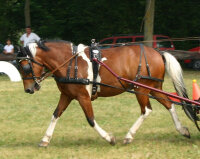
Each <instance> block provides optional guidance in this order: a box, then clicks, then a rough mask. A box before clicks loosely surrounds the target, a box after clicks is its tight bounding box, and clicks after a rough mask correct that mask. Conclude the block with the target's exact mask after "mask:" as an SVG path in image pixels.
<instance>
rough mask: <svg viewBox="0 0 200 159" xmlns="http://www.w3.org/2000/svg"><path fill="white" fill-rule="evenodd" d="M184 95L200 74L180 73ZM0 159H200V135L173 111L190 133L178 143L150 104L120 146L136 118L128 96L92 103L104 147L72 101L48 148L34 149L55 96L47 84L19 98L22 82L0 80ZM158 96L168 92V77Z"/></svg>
mask: <svg viewBox="0 0 200 159" xmlns="http://www.w3.org/2000/svg"><path fill="white" fill-rule="evenodd" d="M184 79H185V83H186V86H187V88H188V93H189V95H190V97H191V94H192V80H193V79H197V82H198V84H199V83H200V73H199V72H196V71H184ZM0 86H1V87H0V159H30V158H31V159H144V158H152V159H161V158H164V159H179V158H180V159H189V158H191V159H196V158H198V156H200V133H199V132H198V130H197V129H196V127H195V125H194V124H193V123H192V122H191V121H190V120H189V119H188V118H187V117H186V115H185V114H184V112H183V110H182V108H181V107H180V106H176V108H177V113H178V115H179V118H180V121H181V122H182V124H183V125H185V126H187V127H188V128H189V130H190V133H191V139H187V138H184V137H183V136H181V135H179V133H178V132H177V131H176V130H175V127H174V124H173V121H172V119H171V116H170V114H169V112H168V111H166V109H165V108H164V107H163V106H162V105H160V104H159V103H158V102H157V101H155V100H152V99H151V104H152V107H153V112H152V114H151V115H150V116H149V117H148V118H147V120H145V122H144V123H143V125H142V127H141V128H140V129H139V131H138V132H137V134H136V136H135V140H134V141H133V143H131V144H129V145H123V144H122V141H123V138H124V136H125V135H126V133H127V131H128V130H129V128H130V127H131V125H132V124H133V123H134V122H135V121H136V119H137V118H138V117H139V115H140V108H139V106H138V103H137V101H136V98H135V96H134V95H132V94H128V93H124V94H122V95H119V96H116V97H110V98H98V99H97V100H96V101H94V102H93V108H94V112H95V118H96V121H97V122H98V123H99V125H100V126H101V127H102V128H104V129H105V130H106V131H107V132H112V133H113V134H114V135H115V136H116V138H117V144H116V145H115V146H110V145H109V144H108V143H107V142H106V141H104V140H103V139H101V138H100V137H99V135H98V134H97V133H96V132H95V131H94V130H93V129H92V128H91V127H90V126H89V124H88V123H87V121H86V119H85V116H84V114H83V112H82V109H81V108H80V106H79V104H78V102H77V101H73V102H72V103H71V104H70V106H69V107H68V109H67V110H66V111H65V113H64V114H63V115H62V116H61V119H60V120H59V122H58V124H57V126H56V129H55V132H54V135H53V138H52V140H51V143H50V145H49V147H48V148H39V147H38V146H37V145H38V143H39V142H40V140H41V138H42V137H43V135H44V133H45V131H46V129H47V127H48V125H49V122H50V119H51V116H52V113H53V111H54V109H55V108H56V105H57V102H58V99H59V92H58V89H57V87H56V84H55V82H54V80H53V79H51V78H49V79H46V80H45V81H44V82H43V83H42V88H41V90H40V91H39V92H37V93H35V94H33V95H29V94H25V93H24V90H23V84H22V82H17V83H15V82H14V83H13V82H10V81H9V79H8V78H7V77H5V76H0ZM164 90H165V91H167V92H174V89H173V85H172V83H171V81H170V79H169V77H168V76H166V78H165V82H164Z"/></svg>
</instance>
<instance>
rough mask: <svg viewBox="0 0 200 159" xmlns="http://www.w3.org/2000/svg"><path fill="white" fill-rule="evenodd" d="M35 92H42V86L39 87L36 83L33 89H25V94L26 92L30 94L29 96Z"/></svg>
mask: <svg viewBox="0 0 200 159" xmlns="http://www.w3.org/2000/svg"><path fill="white" fill-rule="evenodd" d="M35 90H36V91H39V90H40V85H39V84H38V83H35V84H34V85H33V87H31V88H27V89H25V92H26V93H29V94H33V93H34V92H35Z"/></svg>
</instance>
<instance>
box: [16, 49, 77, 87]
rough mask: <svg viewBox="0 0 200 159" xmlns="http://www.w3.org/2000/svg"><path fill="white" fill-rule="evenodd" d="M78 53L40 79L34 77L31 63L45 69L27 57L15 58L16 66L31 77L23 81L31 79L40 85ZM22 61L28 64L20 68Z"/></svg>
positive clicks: (45, 73) (24, 78) (43, 74)
mask: <svg viewBox="0 0 200 159" xmlns="http://www.w3.org/2000/svg"><path fill="white" fill-rule="evenodd" d="M79 53H80V52H77V53H75V54H73V55H72V56H71V57H70V58H69V59H67V60H65V61H64V62H63V63H62V64H61V65H59V66H58V67H57V68H55V69H54V70H52V71H46V72H44V73H42V75H41V76H40V77H37V76H36V75H35V72H34V70H33V65H32V63H35V64H37V65H39V66H41V67H44V68H46V67H45V65H43V64H41V63H39V62H37V61H35V60H34V59H33V58H31V57H29V56H28V55H27V56H26V57H17V63H18V66H19V67H20V68H21V69H22V70H23V72H24V74H26V75H27V74H30V73H31V74H32V77H23V78H22V79H23V80H30V79H33V80H34V81H35V82H36V83H37V84H38V85H40V83H41V82H42V81H43V80H45V79H46V78H47V77H49V76H50V75H52V74H53V73H54V72H56V71H57V70H59V69H60V68H61V67H63V66H64V65H65V64H66V63H68V62H69V61H70V60H71V59H73V58H74V57H75V56H77V55H78V54H79ZM22 61H28V64H26V65H24V66H22V65H21V62H22Z"/></svg>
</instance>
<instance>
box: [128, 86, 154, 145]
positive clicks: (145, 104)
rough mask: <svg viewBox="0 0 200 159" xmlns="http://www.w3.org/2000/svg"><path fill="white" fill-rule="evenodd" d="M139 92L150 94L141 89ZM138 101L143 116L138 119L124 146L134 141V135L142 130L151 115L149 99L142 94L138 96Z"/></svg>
mask: <svg viewBox="0 0 200 159" xmlns="http://www.w3.org/2000/svg"><path fill="white" fill-rule="evenodd" d="M139 92H142V93H144V94H148V93H149V91H148V90H145V89H140V90H139ZM136 97H137V100H138V102H139V104H140V107H141V115H140V117H139V118H138V119H137V121H136V122H135V123H134V124H133V125H132V127H131V128H130V130H129V131H128V133H127V134H126V136H125V139H124V144H129V143H131V142H132V141H133V138H134V135H135V134H136V131H137V130H138V129H139V128H140V126H141V125H142V123H143V121H144V119H145V118H146V117H147V116H148V115H149V114H150V113H151V111H152V108H151V105H150V102H149V97H148V96H145V95H141V94H136Z"/></svg>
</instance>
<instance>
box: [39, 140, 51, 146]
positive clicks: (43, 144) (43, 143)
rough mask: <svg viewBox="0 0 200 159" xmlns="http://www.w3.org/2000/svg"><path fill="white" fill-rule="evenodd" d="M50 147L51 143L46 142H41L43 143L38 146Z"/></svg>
mask: <svg viewBox="0 0 200 159" xmlns="http://www.w3.org/2000/svg"><path fill="white" fill-rule="evenodd" d="M48 145H49V143H48V142H45V141H41V142H40V143H39V144H38V146H39V147H47V146H48Z"/></svg>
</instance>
